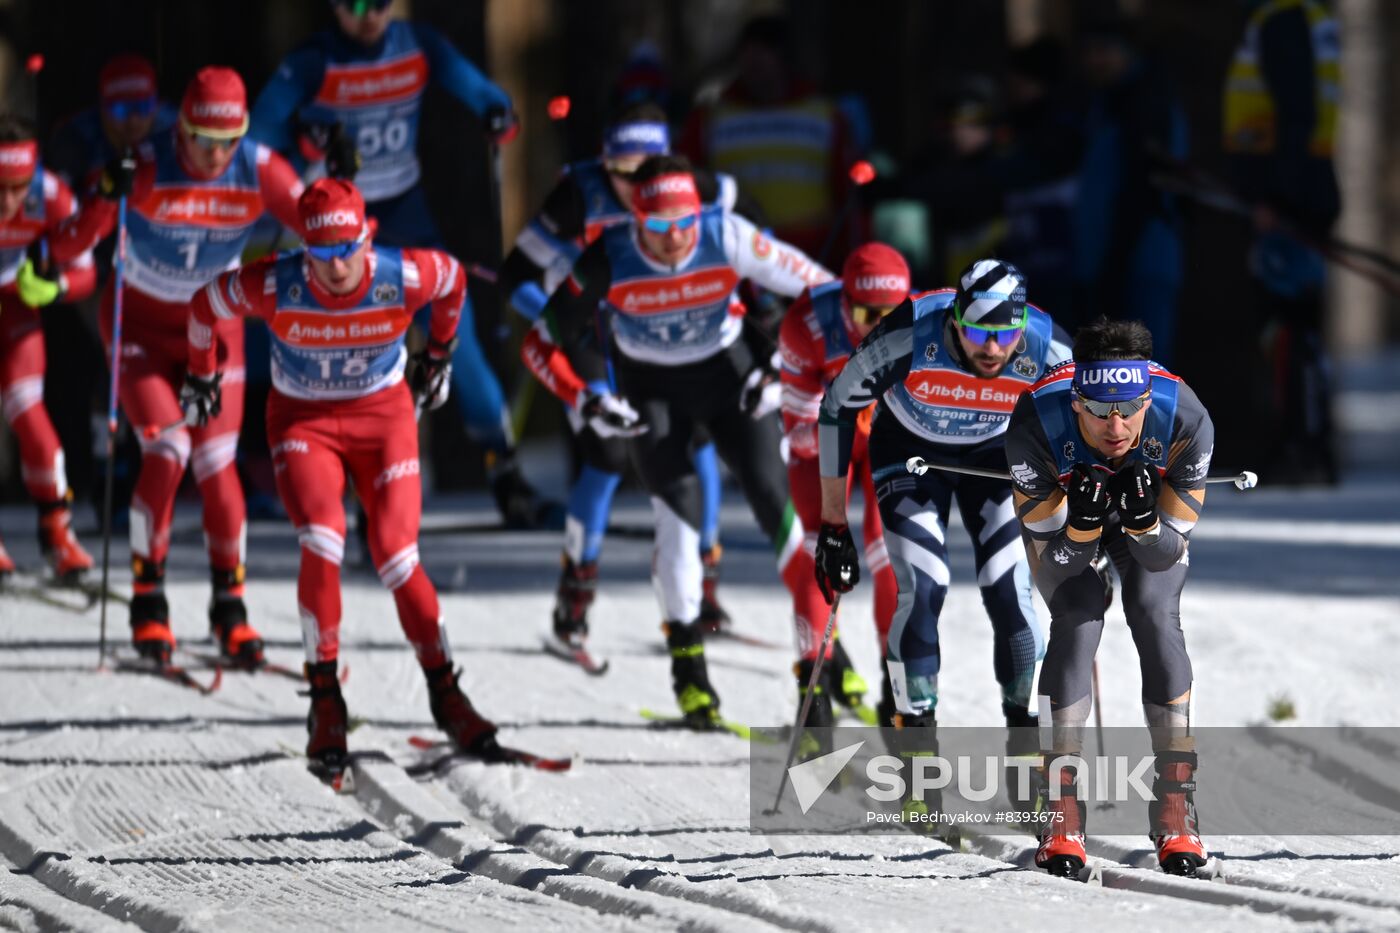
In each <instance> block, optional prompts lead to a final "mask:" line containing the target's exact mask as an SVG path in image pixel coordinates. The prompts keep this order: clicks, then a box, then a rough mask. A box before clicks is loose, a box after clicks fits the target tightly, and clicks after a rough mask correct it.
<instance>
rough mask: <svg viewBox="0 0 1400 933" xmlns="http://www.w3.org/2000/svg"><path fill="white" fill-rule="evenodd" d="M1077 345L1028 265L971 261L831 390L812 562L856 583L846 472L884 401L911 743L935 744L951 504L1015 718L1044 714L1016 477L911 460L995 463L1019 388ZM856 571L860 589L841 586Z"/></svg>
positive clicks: (878, 466)
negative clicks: (867, 421) (1036, 684)
mask: <svg viewBox="0 0 1400 933" xmlns="http://www.w3.org/2000/svg"><path fill="white" fill-rule="evenodd" d="M1068 355H1069V349H1068V347H1067V346H1066V345H1065V343H1064V342H1062V340H1061V339H1057V335H1056V328H1055V324H1054V322H1053V321H1051V319H1050V316H1049V315H1048V314H1046V313H1045V312H1044V311H1041V310H1040V309H1039V308H1037V307H1035V306H1034V305H1030V304H1027V302H1026V281H1025V278H1024V277H1023V276H1022V275H1021V273H1020V271H1019V270H1017V269H1016V267H1015V266H1012V265H1010V264H1009V263H1004V262H1000V261H998V260H996V259H979V260H977V261H976V262H973V263H972V264H971V265H969V266H968V267H967V268H966V269H965V270H963V273H962V275H961V276H960V277H959V280H958V287H957V288H956V289H951V288H945V289H940V290H938V291H934V292H928V293H925V294H923V295H919V296H917V297H915V298H911V299H910V300H908V301H906V302H903V303H902V304H900V306H899V307H897V308H895V310H894V311H893V312H892V313H891V314H889V315H888V316H887V317H885V318H884V320H882V321H881V322H880V323H879V324H878V325H876V327H875V329H874V330H873V331H872V332H871V333H870V335H869V336H868V337H866V339H865V341H864V342H863V343H862V344H861V345H860V346H859V347H858V348H856V351H855V353H854V354H852V356H851V358H850V361H849V362H848V363H847V364H846V366H845V368H844V369H842V370H841V372H840V374H839V375H838V376H837V377H836V378H835V379H834V380H833V381H832V383H831V386H830V387H829V388H828V389H827V390H826V395H825V396H824V397H823V398H822V403H821V414H820V429H819V443H820V447H821V451H820V457H821V475H822V526H821V532H820V534H819V536H818V539H817V552H816V554H817V557H816V563H817V575H818V578H819V579H820V580H821V581H822V586H823V588H824V589H827V590H834V591H838V592H844V591H845V590H848V589H849V588H850V585H853V584H854V582H855V581H856V580H857V579H858V577H859V573H858V570H857V561H856V549H855V543H854V542H853V541H852V540H851V532H850V529H849V528H848V527H847V523H846V488H847V484H848V482H849V480H848V477H847V473H848V471H849V469H850V461H851V451H852V448H853V445H854V442H855V437H856V434H857V432H858V420H859V417H860V415H861V412H862V411H864V410H865V408H866V407H867V406H869V405H870V404H871V403H872V402H874V401H876V400H877V399H878V401H879V404H878V405H877V407H876V409H875V416H874V420H873V423H872V424H871V428H870V442H869V449H870V468H871V473H872V476H873V478H874V483H875V493H876V496H877V497H878V498H879V501H880V516H881V518H882V519H883V520H884V525H885V544H886V547H887V549H888V552H889V558H890V563H891V565H892V566H893V567H894V575H895V579H896V580H897V581H898V585H899V597H898V602H897V605H896V608H895V612H894V619H893V621H892V622H891V624H890V634H889V644H888V661H887V666H888V668H889V675H890V684H891V687H892V688H893V691H894V698H895V706H896V708H897V710H898V715H897V716H896V724H897V725H898V726H899V727H900V728H901V729H911V730H914V731H912V732H910V733H909V734H908V735H906V736H903V737H901V738H900V739H899V740H898V741H899V743H900V745H901V747H905V746H908V750H911V751H915V750H917V751H926V750H929V749H930V748H934V747H936V746H935V745H934V744H933V743H935V742H936V738H935V734H934V728H933V727H934V726H935V724H936V709H937V705H938V671H939V668H940V667H941V666H942V654H941V649H940V646H939V639H938V620H939V616H940V614H941V613H942V610H943V601H944V599H945V598H946V597H947V595H948V584H949V581H950V580H951V574H950V573H949V567H948V546H947V543H946V539H947V529H948V514H949V512H948V510H949V507H950V505H951V504H952V503H953V502H954V501H956V502H957V506H958V511H959V512H960V513H961V515H962V521H963V525H964V526H965V527H966V528H967V530H968V534H969V536H970V537H971V538H972V552H973V562H974V565H975V567H976V570H977V585H978V587H979V588H980V589H981V591H982V604H983V606H984V607H986V610H987V615H988V617H989V618H990V619H991V623H992V639H993V650H992V668H993V672H994V673H995V675H996V679H997V683H998V684H1000V685H1001V709H1002V713H1003V714H1004V715H1005V717H1006V723H1007V725H1008V726H1010V727H1013V728H1014V727H1023V728H1024V727H1028V726H1032V725H1034V724H1035V719H1034V717H1033V716H1032V715H1031V714H1030V711H1029V705H1030V694H1031V681H1032V679H1033V678H1034V676H1035V663H1036V661H1037V660H1038V659H1039V658H1040V656H1041V653H1042V651H1043V646H1044V641H1043V637H1042V634H1041V631H1040V624H1039V622H1038V620H1037V619H1036V615H1035V607H1034V605H1033V603H1032V596H1031V579H1030V572H1029V570H1028V569H1027V567H1026V555H1025V549H1024V548H1023V547H1022V545H1021V540H1020V535H1019V534H1018V529H1017V526H1016V521H1015V518H1016V513H1015V511H1014V509H1013V508H1012V505H1011V484H1010V483H1009V482H1007V481H1006V480H1001V479H989V478H984V477H980V476H969V475H965V474H957V473H951V472H945V471H940V470H937V469H932V470H929V471H928V472H926V473H924V474H923V475H922V476H916V475H911V474H910V473H909V472H908V470H907V469H906V467H905V463H906V461H908V460H909V458H910V457H914V456H920V457H924V458H925V459H926V460H928V461H930V462H932V463H935V464H937V463H943V464H948V465H951V466H963V467H973V468H980V469H996V470H998V471H999V470H1001V469H1002V466H1001V465H1002V462H1003V460H1004V459H1005V457H1004V455H1003V444H1004V442H1005V433H1006V424H1007V418H1008V417H1009V416H1010V414H1011V409H1012V406H1014V405H1015V403H1016V399H1017V397H1018V396H1019V395H1020V394H1021V393H1022V392H1023V391H1024V390H1025V389H1027V388H1028V387H1029V386H1030V385H1031V384H1032V383H1034V382H1035V380H1036V379H1038V378H1040V377H1041V376H1043V375H1044V374H1045V372H1046V370H1048V369H1049V368H1050V366H1051V365H1053V364H1054V363H1058V362H1060V361H1061V360H1063V359H1065V358H1067V357H1068ZM848 569H849V571H850V580H851V584H846V583H843V582H842V576H843V572H844V571H846V570H848ZM1014 735H1015V736H1018V737H1019V736H1021V735H1025V733H1022V732H1017V733H1014Z"/></svg>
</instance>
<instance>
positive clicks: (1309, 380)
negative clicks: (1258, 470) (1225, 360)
mask: <svg viewBox="0 0 1400 933" xmlns="http://www.w3.org/2000/svg"><path fill="white" fill-rule="evenodd" d="M1248 6H1249V19H1248V21H1247V22H1246V24H1245V30H1244V36H1243V38H1242V40H1241V41H1240V45H1239V47H1238V49H1236V51H1235V57H1234V60H1233V61H1232V62H1231V63H1230V69H1229V72H1228V74H1227V76H1226V79H1225V101H1224V114H1225V126H1224V131H1225V137H1224V148H1225V151H1226V153H1228V154H1229V156H1230V168H1231V172H1232V175H1233V180H1234V184H1235V187H1236V190H1237V191H1238V193H1239V194H1240V196H1241V197H1243V198H1244V199H1245V200H1247V201H1249V202H1251V203H1252V204H1254V205H1256V207H1255V227H1256V234H1255V240H1254V244H1253V247H1252V249H1251V251H1250V258H1249V265H1250V271H1251V273H1252V274H1253V277H1254V283H1255V284H1254V287H1255V295H1256V304H1257V307H1258V309H1259V312H1260V315H1261V316H1262V318H1263V320H1264V324H1265V331H1264V333H1265V339H1264V351H1265V353H1266V355H1267V357H1268V359H1269V363H1270V370H1271V379H1272V402H1273V411H1272V416H1273V417H1272V420H1273V424H1272V429H1273V433H1274V443H1275V445H1276V447H1275V450H1274V452H1273V456H1272V460H1273V462H1275V463H1276V464H1277V465H1278V466H1277V475H1271V476H1270V479H1271V480H1273V481H1275V482H1278V481H1285V482H1324V483H1335V482H1336V480H1337V462H1336V453H1335V450H1334V448H1333V442H1334V438H1333V431H1332V415H1331V387H1330V377H1329V375H1328V368H1327V360H1326V356H1325V353H1324V347H1323V336H1322V312H1323V296H1322V289H1323V283H1324V278H1323V274H1324V267H1323V261H1322V258H1321V257H1320V256H1319V255H1318V254H1317V253H1315V252H1313V251H1311V250H1309V249H1307V248H1306V247H1305V246H1304V245H1303V244H1302V243H1300V242H1298V240H1296V239H1295V238H1293V237H1291V236H1289V235H1288V233H1287V232H1285V230H1283V229H1280V227H1279V225H1278V221H1279V220H1283V221H1285V222H1286V223H1287V225H1291V226H1292V227H1294V228H1296V229H1298V230H1300V231H1302V232H1303V233H1305V234H1310V235H1313V236H1317V237H1325V236H1327V235H1328V233H1329V231H1330V229H1331V227H1332V225H1333V223H1335V222H1336V220H1337V217H1338V215H1339V214H1340V213H1341V195H1340V193H1339V191H1338V189H1337V176H1336V173H1335V171H1334V170H1333V165H1332V154H1333V143H1334V138H1335V130H1336V123H1337V94H1338V83H1339V78H1340V65H1339V52H1340V49H1339V41H1338V34H1337V23H1336V21H1335V20H1334V19H1333V18H1332V15H1331V13H1330V12H1329V10H1328V8H1327V6H1326V4H1324V3H1321V2H1318V0H1249V2H1248Z"/></svg>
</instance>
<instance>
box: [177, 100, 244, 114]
mask: <svg viewBox="0 0 1400 933" xmlns="http://www.w3.org/2000/svg"><path fill="white" fill-rule="evenodd" d="M190 115H191V116H194V117H234V118H239V117H242V116H243V103H242V102H241V101H233V100H215V101H197V102H195V103H194V104H193V105H192V106H191V107H190Z"/></svg>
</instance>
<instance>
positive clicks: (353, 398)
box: [188, 247, 467, 668]
mask: <svg viewBox="0 0 1400 933" xmlns="http://www.w3.org/2000/svg"><path fill="white" fill-rule="evenodd" d="M466 288H467V277H466V274H465V273H464V272H463V271H462V267H461V266H460V265H459V264H458V262H457V261H456V260H455V259H453V258H452V257H451V256H449V255H447V254H446V253H443V252H439V251H438V250H429V249H423V250H418V249H409V250H398V249H390V248H387V247H375V248H374V249H373V250H371V251H370V253H369V256H368V257H367V259H366V270H365V275H364V278H363V280H362V281H361V282H360V285H359V287H358V288H357V289H356V290H355V291H354V292H351V293H350V294H347V295H332V294H330V293H329V292H327V291H326V290H325V289H324V288H323V287H322V286H321V285H320V284H319V283H318V282H317V280H316V279H315V277H314V276H312V275H311V274H310V272H309V270H308V268H307V264H306V260H305V257H304V254H303V253H300V252H294V253H286V254H283V255H282V256H280V257H267V258H264V259H261V260H258V261H257V262H255V263H252V264H251V265H248V266H244V267H243V268H241V269H238V270H235V271H233V272H226V273H224V274H223V275H221V276H219V277H218V278H217V279H215V280H214V281H213V282H211V283H210V284H209V285H208V286H207V287H205V288H204V289H202V290H201V291H200V292H199V293H198V294H197V295H196V296H195V299H194V302H193V304H192V306H191V311H192V313H191V315H190V322H189V345H188V367H189V371H190V372H191V373H194V374H195V375H199V376H205V377H207V376H210V375H212V374H213V373H215V372H217V371H220V369H221V362H220V357H219V353H218V351H217V348H216V346H215V336H216V328H218V327H219V326H220V325H221V323H222V322H226V321H235V320H237V319H238V318H241V317H257V318H261V319H263V320H265V321H266V322H267V323H268V327H269V328H270V329H271V331H272V385H273V388H272V394H271V397H270V398H269V399H268V405H267V432H268V445H269V446H270V448H271V450H272V459H273V469H274V471H275V475H276V477H277V491H278V494H279V495H280V496H281V498H282V503H283V505H285V506H286V509H287V514H288V516H289V517H290V518H291V520H292V523H293V524H294V525H295V526H296V529H297V537H298V540H299V541H300V544H301V565H300V570H299V572H298V575H297V603H298V609H299V611H300V615H301V620H302V630H303V637H304V639H305V643H306V656H307V659H308V660H309V661H311V662H312V663H317V662H322V661H331V660H334V659H335V658H336V657H337V655H338V653H339V646H340V616H341V602H340V564H341V560H342V558H343V556H344V552H345V507H344V503H343V499H344V496H345V492H346V489H345V481H346V478H347V476H348V477H349V479H350V480H351V482H353V483H354V486H355V492H356V494H357V495H358V496H359V498H360V501H361V502H362V503H363V504H364V507H365V514H366V515H367V516H368V519H369V536H368V540H369V550H370V555H371V557H372V558H373V560H374V564H375V567H376V569H377V570H378V572H379V577H380V580H381V581H382V582H383V583H384V585H385V587H387V588H388V589H389V590H390V591H391V592H392V593H393V594H394V603H395V605H396V607H397V609H398V616H399V622H400V624H401V625H402V626H403V630H404V633H405V634H406V635H407V636H408V639H409V641H410V642H411V643H412V644H413V647H414V650H415V651H416V652H417V654H418V659H419V661H420V662H421V663H422V664H423V666H424V667H425V668H435V667H440V666H442V665H443V664H446V663H448V661H449V655H448V647H447V639H446V636H445V634H444V629H443V627H442V619H441V612H440V609H439V606H438V598H437V591H436V590H435V589H434V587H433V584H432V583H431V582H430V581H429V580H428V575H427V573H425V572H424V570H423V568H422V567H421V566H420V565H419V561H418V528H419V522H420V520H421V518H422V506H423V501H422V500H423V489H422V484H421V482H420V480H419V462H418V426H417V421H416V419H415V418H414V405H413V399H412V397H411V395H410V393H409V390H408V387H407V385H405V383H404V380H403V370H404V358H405V351H404V332H405V331H407V330H408V326H409V324H410V323H412V321H413V315H414V312H416V311H417V310H418V309H420V308H422V307H423V306H424V305H426V304H428V303H430V302H431V303H432V312H431V313H432V320H431V325H430V333H431V337H432V339H433V340H435V341H437V342H439V343H442V344H447V343H450V342H451V340H452V337H453V335H454V334H455V333H456V332H457V324H458V321H459V319H460V314H461V310H462V302H463V299H464V298H465V296H466Z"/></svg>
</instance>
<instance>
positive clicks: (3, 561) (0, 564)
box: [0, 541, 15, 586]
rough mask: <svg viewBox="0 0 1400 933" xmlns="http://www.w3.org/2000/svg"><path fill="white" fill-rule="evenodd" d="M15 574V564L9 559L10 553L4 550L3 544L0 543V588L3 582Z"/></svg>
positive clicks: (2, 542)
mask: <svg viewBox="0 0 1400 933" xmlns="http://www.w3.org/2000/svg"><path fill="white" fill-rule="evenodd" d="M14 572H15V562H14V559H13V558H12V557H10V552H9V551H7V550H5V542H4V541H0V586H4V585H5V581H6V580H7V579H9V577H10V575H11V574H12V573H14Z"/></svg>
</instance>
